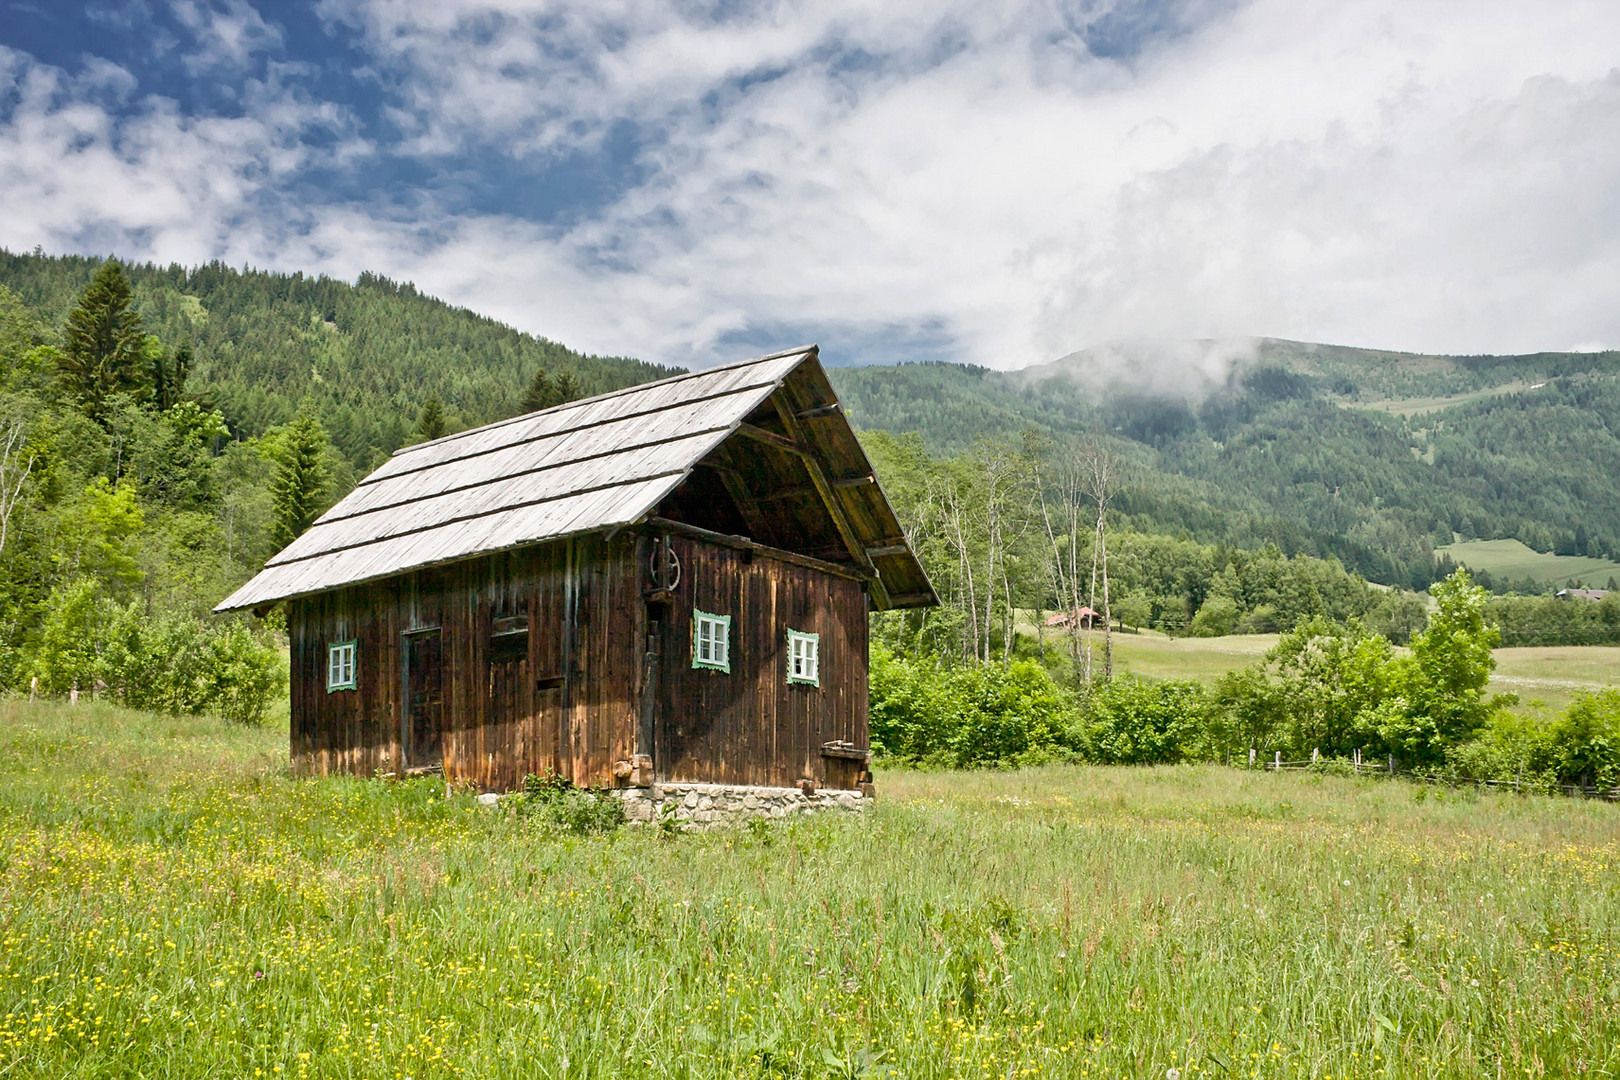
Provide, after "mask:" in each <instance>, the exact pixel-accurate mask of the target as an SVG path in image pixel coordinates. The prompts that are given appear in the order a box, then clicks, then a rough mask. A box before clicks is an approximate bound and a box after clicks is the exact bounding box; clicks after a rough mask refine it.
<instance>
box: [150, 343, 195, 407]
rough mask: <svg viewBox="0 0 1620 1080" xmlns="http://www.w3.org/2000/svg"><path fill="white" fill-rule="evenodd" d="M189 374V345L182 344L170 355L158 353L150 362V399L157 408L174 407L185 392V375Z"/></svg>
mask: <svg viewBox="0 0 1620 1080" xmlns="http://www.w3.org/2000/svg"><path fill="white" fill-rule="evenodd" d="M189 374H191V346H190V345H182V346H180V347H179V348H178V349H176V350H175V351H174V355H173V356H172V357H165V356H164V355H163V354H162V353H159V354H158V356H157V359H156V360H154V361H153V362H152V401H153V402H154V403H155V404H156V405H157V407H158V408H160V409H163V410H165V411H166V410H169V409H172V408H174V407H175V405H177V404H178V403H179V401H180V398H181V396H182V395H184V394H185V392H186V376H187V375H189Z"/></svg>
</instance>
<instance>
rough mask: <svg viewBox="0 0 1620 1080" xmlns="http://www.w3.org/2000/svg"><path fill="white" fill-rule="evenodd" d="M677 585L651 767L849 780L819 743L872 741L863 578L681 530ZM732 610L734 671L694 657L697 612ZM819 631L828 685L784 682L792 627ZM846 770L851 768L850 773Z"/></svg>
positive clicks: (686, 777) (733, 778)
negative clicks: (706, 665)
mask: <svg viewBox="0 0 1620 1080" xmlns="http://www.w3.org/2000/svg"><path fill="white" fill-rule="evenodd" d="M671 544H672V546H673V547H674V549H675V552H676V554H677V555H678V556H679V557H680V560H681V566H682V575H681V583H680V587H679V588H678V589H676V590H675V592H674V595H673V598H672V600H671V602H670V603H669V604H668V605H667V610H668V615H667V618H666V619H665V620H664V621H663V623H662V631H661V635H660V650H659V651H660V653H661V657H662V665H661V674H660V677H659V681H658V703H657V708H656V710H655V714H656V715H655V728H656V747H655V751H654V754H653V761H654V767H655V769H656V771H657V773H658V775H659V776H660V778H662V779H665V780H671V781H702V782H710V783H723V784H766V785H772V786H781V787H787V786H792V785H794V784H796V783H798V782H799V781H800V780H805V779H809V780H814V781H816V783H817V784H819V785H822V786H837V787H853V786H854V781H855V777H854V772H855V771H858V764H857V765H856V766H855V768H854V769H851V768H847V767H846V766H847V765H848V764H849V763H846V762H837V763H836V764H835V763H834V762H833V761H832V759H828V758H825V757H823V756H822V753H821V748H822V746H823V744H825V743H829V742H847V743H850V744H852V745H855V746H859V747H863V748H864V747H866V746H867V745H868V737H867V714H866V707H867V698H866V690H867V683H866V676H867V635H866V623H867V611H866V595H865V594H864V593H863V592H862V590H861V584H860V582H859V581H857V580H855V579H854V578H853V577H851V576H849V575H847V573H828V572H826V571H823V570H820V569H816V568H813V567H811V566H808V565H805V560H802V559H793V560H789V559H783V558H776V557H773V556H772V554H771V553H770V552H769V551H768V550H762V549H760V548H758V547H757V545H749V546H733V545H730V544H722V543H717V542H713V541H708V540H703V539H699V538H696V537H692V536H687V535H680V534H677V535H675V536H673V537H672V538H671ZM694 607H696V608H698V609H700V610H702V611H706V612H709V613H711V614H716V615H729V616H731V671H730V672H729V673H726V672H719V671H712V670H707V669H703V668H694V667H693V666H692V611H693V608H694ZM790 628H791V629H794V630H799V631H804V632H807V633H813V634H817V635H819V636H820V666H821V672H820V674H821V685H820V686H805V685H797V684H790V683H789V682H788V680H787V631H788V630H789V629H790ZM845 772H849V773H850V774H851V775H849V776H847V777H846V776H844V775H843V773H845Z"/></svg>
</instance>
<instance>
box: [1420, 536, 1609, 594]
mask: <svg viewBox="0 0 1620 1080" xmlns="http://www.w3.org/2000/svg"><path fill="white" fill-rule="evenodd" d="M1434 553H1435V554H1436V555H1450V556H1451V557H1452V559H1453V560H1455V561H1456V562H1457V563H1459V564H1461V565H1462V566H1466V567H1468V569H1470V570H1474V571H1479V570H1485V571H1488V572H1489V573H1490V574H1491V575H1492V576H1494V577H1509V578H1514V579H1519V578H1527V577H1528V578H1534V579H1535V580H1536V581H1539V582H1541V583H1542V584H1543V585H1549V586H1551V585H1558V586H1562V585H1563V584H1564V582H1566V581H1571V580H1573V581H1579V582H1581V583H1582V584H1583V585H1585V586H1586V587H1587V588H1591V589H1601V588H1604V587H1605V586H1606V585H1608V583H1609V579H1610V578H1611V577H1620V563H1615V562H1610V561H1609V560H1608V559H1596V558H1588V557H1587V556H1585V555H1554V554H1553V553H1552V552H1550V551H1535V550H1533V549H1532V548H1529V547H1527V546H1525V544H1524V543H1523V542H1521V541H1518V540H1463V541H1460V542H1458V543H1455V544H1447V545H1446V546H1444V547H1437V548H1435V549H1434Z"/></svg>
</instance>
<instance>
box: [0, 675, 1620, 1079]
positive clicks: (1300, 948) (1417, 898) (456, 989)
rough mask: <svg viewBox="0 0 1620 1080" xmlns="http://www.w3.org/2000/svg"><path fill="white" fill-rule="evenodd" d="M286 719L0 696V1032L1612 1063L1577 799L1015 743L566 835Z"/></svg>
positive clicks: (108, 1042)
mask: <svg viewBox="0 0 1620 1080" xmlns="http://www.w3.org/2000/svg"><path fill="white" fill-rule="evenodd" d="M92 732H93V733H94V734H93V735H92V734H91V733H92ZM284 748H285V733H284V732H281V731H271V730H264V729H244V728H239V727H223V726H219V725H217V724H214V723H211V722H208V721H175V720H169V719H157V718H153V717H150V716H145V715H141V714H135V713H126V712H118V711H115V710H110V709H105V708H101V707H99V706H88V707H80V708H79V709H77V710H74V709H69V708H67V707H65V706H56V705H42V706H29V705H27V704H24V703H17V702H11V703H7V704H4V705H0V754H3V755H4V757H5V759H6V760H7V761H8V762H9V763H10V768H8V769H7V770H6V772H5V774H4V776H3V777H0V868H3V869H0V890H3V895H4V901H3V907H0V910H3V911H4V912H5V920H4V924H3V931H0V932H3V934H4V940H5V949H4V951H3V952H0V1072H3V1073H4V1074H6V1075H16V1076H41V1077H46V1076H63V1077H66V1076H73V1077H75V1078H100V1077H126V1076H137V1075H147V1076H156V1075H162V1076H165V1077H175V1078H183V1077H192V1076H197V1077H202V1076H209V1077H213V1076H241V1077H253V1076H258V1077H286V1078H292V1077H306V1076H307V1077H317V1076H390V1077H405V1076H410V1077H415V1078H418V1080H426V1078H439V1077H461V1076H469V1077H470V1076H478V1077H501V1076H524V1077H529V1076H575V1077H606V1076H624V1075H629V1074H641V1075H670V1076H679V1077H690V1078H701V1077H738V1076H752V1077H790V1076H791V1077H835V1076H846V1077H848V1076H863V1075H864V1076H903V1077H920V1078H933V1077H939V1078H945V1077H966V1076H973V1077H981V1076H988V1077H1005V1076H1014V1077H1018V1076H1024V1077H1028V1076H1049V1075H1050V1076H1073V1077H1100V1076H1148V1077H1160V1076H1164V1075H1166V1073H1167V1070H1169V1069H1172V1068H1175V1069H1179V1070H1180V1071H1181V1074H1182V1075H1183V1076H1189V1077H1193V1076H1226V1075H1238V1074H1239V1072H1240V1071H1241V1074H1242V1075H1259V1076H1279V1077H1282V1076H1287V1077H1293V1076H1304V1077H1327V1076H1333V1077H1349V1076H1375V1075H1376V1076H1399V1077H1406V1076H1425V1077H1475V1076H1481V1075H1497V1074H1499V1073H1500V1074H1503V1075H1505V1074H1507V1073H1508V1072H1510V1071H1511V1072H1517V1071H1519V1070H1521V1069H1524V1068H1525V1067H1526V1066H1527V1065H1530V1064H1531V1063H1534V1067H1535V1069H1537V1070H1544V1074H1545V1075H1549V1076H1569V1075H1576V1074H1578V1073H1584V1074H1587V1075H1611V1074H1612V1073H1613V1072H1615V1071H1616V1070H1620V1001H1617V999H1616V997H1615V995H1614V994H1613V992H1612V990H1613V987H1614V986H1615V985H1616V983H1617V982H1620V954H1617V953H1616V951H1615V949H1614V947H1613V942H1614V940H1615V936H1616V932H1617V929H1620V895H1617V894H1616V892H1615V890H1614V888H1613V887H1612V873H1611V872H1610V870H1609V869H1608V868H1609V867H1612V866H1613V865H1614V864H1615V861H1616V859H1617V858H1620V844H1617V841H1616V839H1615V838H1616V835H1617V825H1620V808H1617V807H1615V806H1611V805H1609V804H1605V803H1596V802H1578V801H1573V800H1568V799H1561V798H1541V797H1534V796H1532V797H1524V798H1519V797H1514V796H1491V795H1486V796H1478V795H1476V794H1475V793H1473V792H1449V791H1444V790H1438V791H1437V790H1431V789H1428V788H1414V787H1412V786H1409V785H1407V784H1405V783H1403V782H1398V781H1397V782H1390V781H1374V780H1363V781H1359V782H1357V781H1351V780H1343V779H1336V778H1332V777H1316V776H1305V775H1283V776H1278V775H1273V774H1265V773H1247V772H1239V771H1230V770H1225V769H1221V768H1218V767H1200V768H1188V767H1181V768H1159V769H1126V768H1119V769H1102V768H1078V767H1054V768H1043V769H1032V770H1026V771H1019V772H1002V773H972V774H963V773H895V774H885V775H881V776H880V777H879V790H880V798H879V801H878V804H877V806H876V807H875V808H874V810H873V811H872V812H871V814H870V816H869V817H868V818H867V819H866V820H852V819H848V818H830V819H820V820H811V819H806V820H800V821H796V822H791V823H780V824H776V825H770V826H762V827H760V828H758V829H750V830H744V831H736V832H714V833H708V834H679V835H673V836H668V835H661V834H659V833H658V832H657V831H656V830H646V831H639V830H633V829H628V828H626V829H622V830H620V831H619V832H618V833H616V834H612V835H607V836H594V837H586V836H575V835H571V834H566V833H558V832H556V831H553V830H552V829H550V828H547V827H544V826H542V825H540V824H539V823H538V822H537V821H535V820H533V819H524V818H520V817H514V816H510V815H508V814H506V813H503V812H499V811H490V810H485V809H482V808H480V807H479V806H478V805H477V804H476V803H475V802H474V801H473V800H472V798H471V797H470V796H467V795H458V796H456V797H453V798H445V797H444V788H443V785H442V784H437V783H434V782H431V781H422V782H411V783H402V784H392V783H383V782H380V781H371V780H353V779H327V780H307V781H295V780H290V779H288V778H287V776H286V773H285V767H286V759H285V749H284Z"/></svg>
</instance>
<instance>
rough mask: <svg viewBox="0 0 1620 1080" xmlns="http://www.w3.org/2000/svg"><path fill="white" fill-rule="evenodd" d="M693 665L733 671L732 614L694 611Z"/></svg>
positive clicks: (728, 671)
mask: <svg viewBox="0 0 1620 1080" xmlns="http://www.w3.org/2000/svg"><path fill="white" fill-rule="evenodd" d="M692 666H693V667H695V668H708V669H710V670H711V671H724V672H726V673H728V674H729V673H730V672H731V616H730V615H714V614H711V613H709V612H707V611H698V610H696V609H695V608H694V609H693V611H692Z"/></svg>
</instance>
